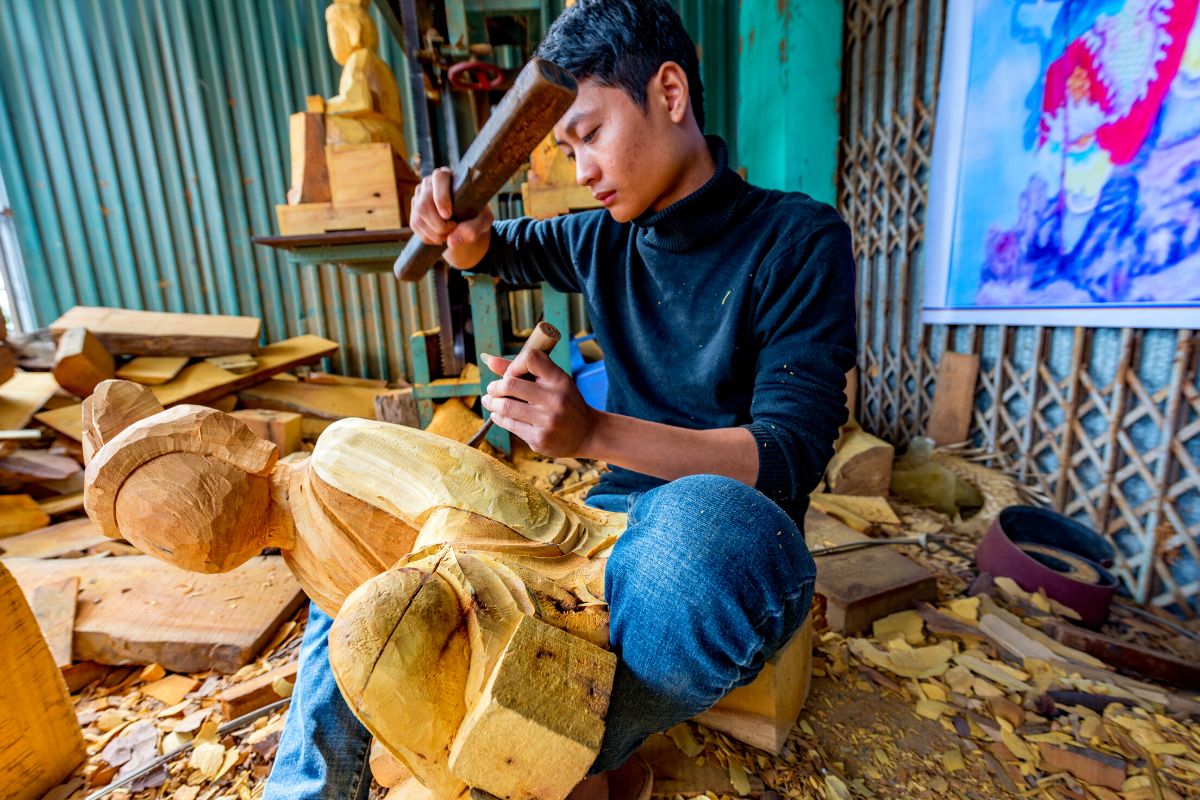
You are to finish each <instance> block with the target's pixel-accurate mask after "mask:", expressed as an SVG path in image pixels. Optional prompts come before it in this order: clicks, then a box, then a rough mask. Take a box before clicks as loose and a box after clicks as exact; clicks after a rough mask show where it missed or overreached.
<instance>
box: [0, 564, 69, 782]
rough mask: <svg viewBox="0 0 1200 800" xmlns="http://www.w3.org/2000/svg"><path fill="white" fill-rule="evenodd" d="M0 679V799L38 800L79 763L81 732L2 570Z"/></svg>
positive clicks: (48, 656)
mask: <svg viewBox="0 0 1200 800" xmlns="http://www.w3.org/2000/svg"><path fill="white" fill-rule="evenodd" d="M0 675H3V676H4V680H0V764H2V765H3V769H0V797H5V798H11V800H37V798H40V797H42V796H43V795H44V794H45V793H46V792H48V791H50V790H51V789H53V788H54V787H55V786H57V785H59V784H60V783H61V782H62V781H63V780H65V779H66V777H67V776H68V775H70V774H71V772H72V770H74V769H75V767H76V766H78V765H79V763H80V762H81V761H83V758H84V749H83V732H82V731H81V730H80V728H79V723H78V722H77V721H76V719H75V710H74V708H73V707H72V706H71V698H70V696H69V695H68V694H67V686H66V684H65V683H64V682H63V679H62V675H61V674H60V673H59V670H58V668H57V667H56V666H55V665H54V658H53V657H52V656H51V654H50V649H49V648H48V647H47V646H46V642H45V640H44V639H43V638H42V633H41V631H40V630H39V629H38V625H37V621H36V620H35V619H34V616H33V612H32V611H30V610H29V605H28V603H26V601H25V597H24V595H23V594H22V592H21V590H20V588H19V587H18V586H17V583H16V581H15V580H13V577H12V575H10V574H9V571H8V570H7V569H6V568H5V566H4V565H3V564H0Z"/></svg>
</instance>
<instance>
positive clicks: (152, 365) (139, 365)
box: [116, 356, 188, 386]
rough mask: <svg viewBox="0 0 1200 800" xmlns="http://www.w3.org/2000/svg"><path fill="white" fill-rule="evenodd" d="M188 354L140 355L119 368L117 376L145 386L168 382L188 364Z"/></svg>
mask: <svg viewBox="0 0 1200 800" xmlns="http://www.w3.org/2000/svg"><path fill="white" fill-rule="evenodd" d="M187 363H188V359H187V356H139V357H138V358H135V359H132V360H131V361H130V362H129V363H128V364H126V365H125V366H123V367H121V368H120V369H119V370H117V373H116V374H117V377H118V378H120V379H121V380H123V381H133V382H134V383H140V384H142V385H143V386H158V385H159V384H162V383H166V382H167V381H169V380H171V379H172V378H174V377H175V376H176V375H178V374H179V371H180V370H181V369H183V368H184V367H186V366H187Z"/></svg>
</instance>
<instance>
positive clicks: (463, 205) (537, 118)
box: [392, 58, 578, 281]
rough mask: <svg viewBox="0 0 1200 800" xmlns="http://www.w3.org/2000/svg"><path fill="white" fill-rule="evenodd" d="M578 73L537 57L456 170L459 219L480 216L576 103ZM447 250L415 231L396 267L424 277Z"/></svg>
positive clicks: (408, 277)
mask: <svg viewBox="0 0 1200 800" xmlns="http://www.w3.org/2000/svg"><path fill="white" fill-rule="evenodd" d="M577 91H578V86H577V84H576V83H575V77H574V76H573V75H572V74H571V73H569V72H567V71H566V70H565V69H563V68H562V67H559V66H558V65H556V64H554V63H553V62H550V61H546V60H545V59H541V58H535V59H533V60H531V61H530V62H529V63H528V64H526V65H525V67H524V68H523V69H522V70H521V72H520V73H518V75H517V78H516V80H515V81H514V82H513V85H512V88H511V89H509V90H508V91H507V92H505V94H504V97H503V98H502V99H501V100H500V104H499V105H497V106H496V110H495V111H493V112H492V115H491V116H490V117H489V118H488V121H487V124H485V125H484V126H483V130H481V131H480V132H479V135H478V136H476V137H475V141H473V142H471V146H470V147H469V148H468V149H467V152H466V153H465V154H464V155H463V157H462V158H461V159H459V162H458V166H457V167H455V169H454V180H453V182H452V184H451V198H452V202H453V205H454V213H453V214H452V215H451V216H452V218H453V219H454V220H456V221H459V222H462V221H463V220H468V219H474V218H475V217H477V216H479V214H480V213H482V211H483V209H484V207H485V206H487V204H488V201H489V200H491V199H492V198H493V197H494V196H495V195H496V192H498V191H500V189H501V187H503V186H504V184H505V182H506V181H507V180H508V179H509V178H511V177H512V176H513V173H515V172H516V171H517V168H518V167H520V166H521V164H523V163H525V160H526V159H528V158H529V154H530V153H532V152H533V149H534V148H535V147H537V146H538V144H539V143H540V142H541V141H542V139H545V138H546V134H547V133H549V132H550V129H551V128H553V127H554V123H556V122H558V118H559V117H561V116H562V115H563V114H564V113H566V111H567V109H568V108H570V107H571V103H573V102H575V94H576V92H577ZM445 251H446V246H445V245H444V244H425V242H423V241H421V237H419V236H417V235H415V234H414V235H413V237H412V238H411V239H409V240H408V243H407V244H406V245H405V246H404V250H402V251H401V252H400V256H399V257H398V258H397V259H396V264H395V266H394V267H393V269H392V271H393V272H394V273H395V275H396V277H397V278H399V279H400V280H402V281H416V280H420V279H421V278H422V277H424V275H425V273H426V272H428V271H429V270H430V268H431V267H433V265H434V264H435V263H437V260H438V259H439V258H441V257H442V253H444V252H445Z"/></svg>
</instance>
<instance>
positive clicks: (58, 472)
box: [0, 449, 82, 483]
mask: <svg viewBox="0 0 1200 800" xmlns="http://www.w3.org/2000/svg"><path fill="white" fill-rule="evenodd" d="M81 469H82V468H81V467H80V466H79V462H78V461H76V460H75V459H73V458H70V457H69V456H60V455H55V454H53V453H50V452H47V451H46V450H28V449H19V450H14V451H13V452H11V453H9V454H8V455H6V456H2V457H0V481H4V482H11V483H35V482H38V481H61V480H65V479H67V478H70V477H71V476H72V475H77V474H78V473H79V472H80V471H81Z"/></svg>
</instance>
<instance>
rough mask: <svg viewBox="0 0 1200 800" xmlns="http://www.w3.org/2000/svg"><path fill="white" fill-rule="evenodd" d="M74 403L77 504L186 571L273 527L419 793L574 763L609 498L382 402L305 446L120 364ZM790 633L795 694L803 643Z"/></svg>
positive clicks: (603, 690)
mask: <svg viewBox="0 0 1200 800" xmlns="http://www.w3.org/2000/svg"><path fill="white" fill-rule="evenodd" d="M83 413H84V424H85V437H84V441H85V444H86V445H87V446H88V448H89V450H91V449H92V448H94V452H92V453H91V456H90V461H89V463H88V466H87V471H86V486H87V489H86V495H85V507H86V510H87V512H88V515H89V516H90V517H91V519H92V521H93V522H94V523H95V524H96V526H97V527H98V528H99V529H100V530H101V531H102V532H103V533H104V534H106V535H108V536H111V537H114V538H123V539H127V540H128V541H130V542H132V543H133V544H134V545H136V546H137V547H139V548H140V549H142V550H143V551H145V552H147V553H150V554H152V555H155V556H157V557H159V558H161V559H163V560H165V561H168V562H169V563H171V564H174V565H176V566H178V567H181V568H183V569H187V570H192V571H199V572H222V571H225V570H229V569H233V568H235V567H237V566H238V565H239V564H241V563H243V562H245V561H246V560H247V559H249V558H251V557H253V556H255V555H257V554H258V553H259V552H260V551H261V550H262V549H263V548H264V547H267V546H273V547H278V548H279V549H280V551H281V553H282V555H283V557H284V559H285V560H286V562H287V564H288V566H289V567H290V568H291V569H292V571H293V573H294V574H295V576H296V578H297V579H298V580H299V582H300V584H301V586H302V587H303V588H304V590H305V592H306V593H307V594H308V596H309V597H310V598H311V599H312V601H313V602H315V603H316V604H317V605H318V606H319V607H320V608H321V609H322V610H324V611H326V612H327V613H329V614H330V615H333V616H334V617H335V621H334V625H333V628H332V630H331V633H330V651H329V652H330V656H329V659H330V665H331V667H332V669H333V674H334V677H335V679H336V680H337V683H338V686H339V688H340V689H341V692H342V694H343V696H344V697H345V698H346V700H347V702H348V703H349V705H350V707H351V709H353V711H354V713H355V714H356V715H357V716H358V718H359V719H360V720H361V721H362V723H363V724H364V725H365V726H366V727H367V728H368V729H369V730H370V731H371V732H372V733H373V734H374V735H375V737H376V739H377V740H378V741H379V742H380V743H381V744H382V745H383V746H384V747H385V748H386V749H387V750H388V751H389V752H390V753H391V754H392V755H393V756H395V757H396V758H397V759H399V760H400V761H401V762H402V763H403V764H404V766H405V767H407V768H408V769H409V770H410V771H411V772H412V774H413V776H414V777H415V778H416V780H417V781H418V782H419V783H420V784H421V785H422V786H424V787H425V789H426V790H428V791H429V792H430V796H431V797H433V798H438V800H443V799H444V800H452V799H455V798H462V797H466V796H467V795H468V793H469V790H470V789H477V790H482V791H484V792H487V793H489V794H490V795H494V796H497V797H507V798H538V799H539V800H562V798H564V797H566V796H567V794H568V793H569V792H570V791H571V789H572V787H573V786H575V784H576V783H577V782H578V781H579V780H581V779H582V778H583V776H584V775H585V774H586V772H587V770H588V768H589V767H590V766H591V764H592V763H593V761H594V760H595V758H596V756H597V754H598V752H599V749H600V744H601V740H602V738H603V733H604V717H605V713H606V711H607V707H608V698H609V694H610V691H611V688H612V681H613V676H614V673H615V670H616V657H615V656H614V655H613V654H612V653H610V652H608V650H607V647H608V608H607V605H606V604H605V602H604V599H603V592H604V569H605V565H606V563H607V556H608V553H609V551H610V550H611V548H612V545H613V544H614V543H615V542H616V541H617V539H618V537H619V536H620V535H621V533H622V532H623V531H624V529H625V527H626V515H625V514H622V513H614V512H607V511H602V510H599V509H595V508H592V507H589V506H582V505H578V504H576V503H572V502H570V501H567V500H564V499H562V498H559V497H556V496H554V495H552V494H550V493H548V492H546V491H543V490H541V489H539V488H537V487H536V486H534V485H533V483H532V482H531V481H530V480H529V479H528V478H526V477H525V476H523V475H522V474H520V473H518V472H517V471H515V470H513V469H511V468H509V467H508V466H507V465H505V464H503V463H502V462H500V461H498V460H496V459H495V458H492V457H491V456H489V455H487V454H485V453H483V452H481V451H479V450H476V449H473V448H470V447H468V446H466V445H464V444H461V443H459V442H456V441H453V440H450V439H446V438H443V437H441V436H437V435H434V434H431V433H428V432H425V431H420V430H416V429H413V428H406V427H403V426H400V425H393V424H391V423H386V422H378V421H374V420H365V419H357V418H347V419H343V420H340V421H338V422H335V423H333V424H332V425H330V426H329V427H328V428H327V429H326V430H325V432H324V433H323V434H322V435H321V437H320V439H319V440H318V442H317V445H316V448H315V449H314V450H313V452H312V454H311V456H309V457H308V458H306V459H304V460H301V461H294V462H286V463H281V462H279V460H278V449H277V448H276V446H275V445H274V444H272V443H271V442H269V441H266V440H264V439H261V438H259V437H257V436H256V435H254V433H252V432H251V430H250V429H249V428H248V427H247V426H246V425H245V424H244V423H243V422H242V421H241V420H239V419H238V418H236V417H234V416H232V415H230V414H226V413H223V412H220V411H217V410H215V409H212V408H208V407H203V406H193V405H181V406H176V407H174V408H171V409H169V410H166V411H163V410H162V409H161V406H159V405H158V404H157V401H155V400H154V397H153V395H152V394H151V393H150V390H149V389H147V388H145V387H141V386H137V385H136V384H131V383H128V382H124V381H105V382H103V383H101V384H100V385H99V386H98V387H97V389H96V391H95V392H94V393H93V394H92V396H91V397H90V398H88V399H87V400H86V401H85V404H84V411H83ZM795 641H797V642H800V646H801V647H802V648H803V650H804V665H803V670H802V672H803V675H804V676H805V681H804V690H803V692H801V691H800V690H799V689H797V691H796V692H793V694H797V695H798V697H799V698H800V699H799V701H798V702H796V700H795V698H789V699H788V700H787V702H789V703H793V704H795V711H794V712H793V713H798V709H799V703H802V702H803V696H804V694H806V693H807V688H806V687H807V678H806V676H807V674H808V664H807V653H808V651H809V647H810V646H809V645H808V644H807V642H808V641H809V640H808V639H807V638H806V637H802V636H797V637H796V640H795ZM755 686H757V684H753V685H751V686H750V687H744V689H746V690H750V691H754V687H755ZM739 691H742V690H739ZM723 702H724V701H723ZM766 704H767V706H770V704H771V700H770V698H768V700H767V701H766ZM735 705H736V704H735ZM752 705H754V706H755V708H758V707H760V706H763V701H755V703H753V704H752ZM730 712H731V713H732V714H734V715H735V716H737V715H738V714H742V719H744V717H745V715H744V713H742V709H741V708H740V707H737V708H734V707H731V709H730ZM756 713H758V714H759V715H760V716H761V714H762V713H763V712H761V711H760V712H756ZM765 713H766V714H768V715H770V714H771V711H770V709H768V710H767V711H766V712H765ZM794 721H795V717H794V715H793V716H792V717H791V718H790V719H788V720H786V721H785V722H784V723H783V724H784V727H785V729H790V727H791V724H792V723H793V722H794ZM771 730H772V731H774V728H772V729H771ZM768 738H770V737H769V736H768Z"/></svg>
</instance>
